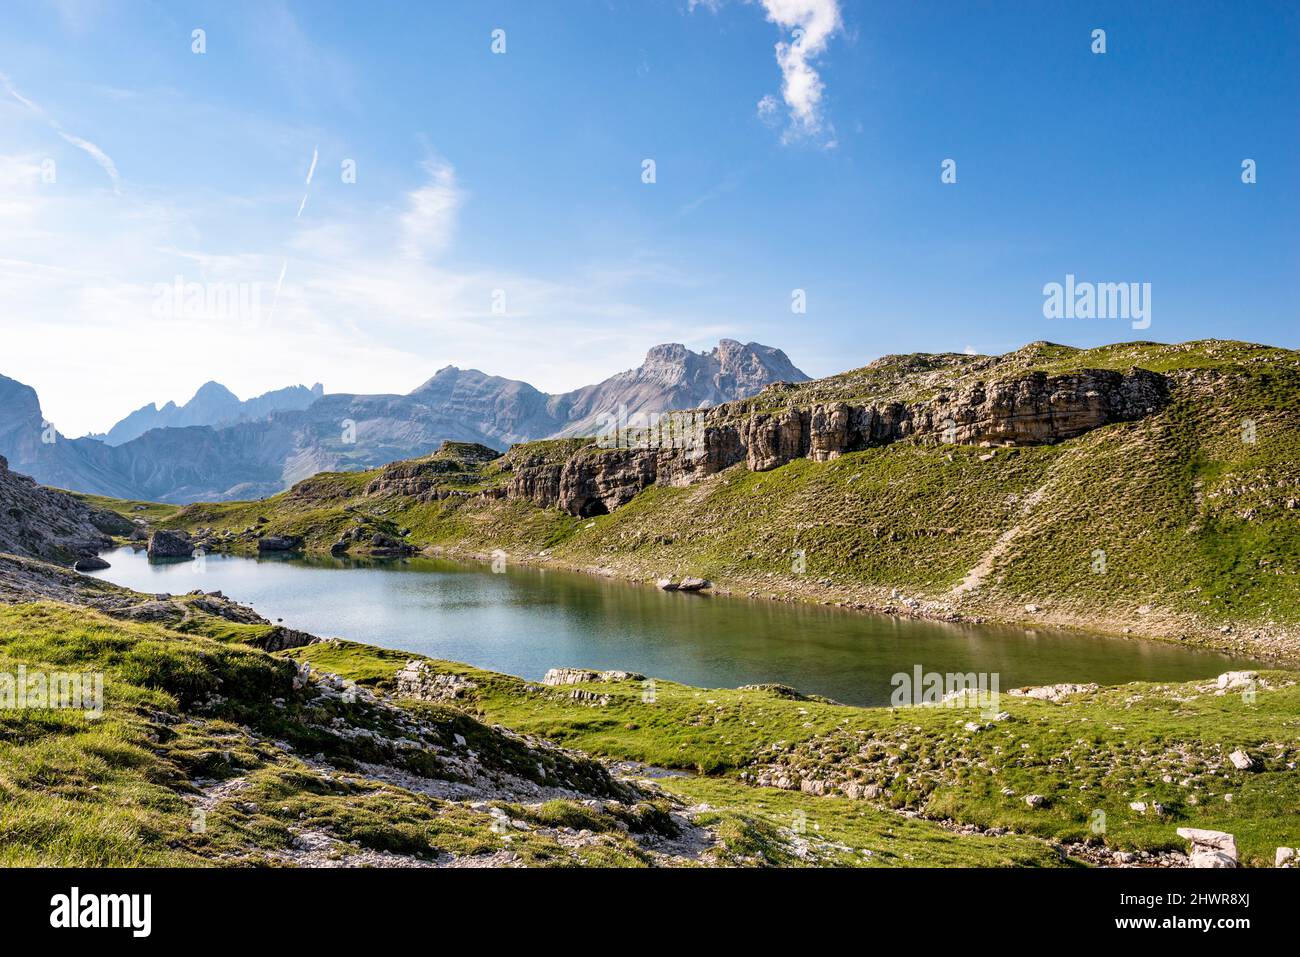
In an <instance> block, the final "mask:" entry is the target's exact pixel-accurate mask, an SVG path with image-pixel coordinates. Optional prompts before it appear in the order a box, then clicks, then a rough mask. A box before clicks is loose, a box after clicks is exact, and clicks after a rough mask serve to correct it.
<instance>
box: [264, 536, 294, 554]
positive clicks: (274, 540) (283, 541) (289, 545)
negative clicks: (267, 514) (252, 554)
mask: <svg viewBox="0 0 1300 957" xmlns="http://www.w3.org/2000/svg"><path fill="white" fill-rule="evenodd" d="M299 548H302V539H301V538H299V537H298V536H297V535H263V536H262V537H261V538H259V539H258V540H257V550H258V551H259V552H292V551H296V550H297V549H299Z"/></svg>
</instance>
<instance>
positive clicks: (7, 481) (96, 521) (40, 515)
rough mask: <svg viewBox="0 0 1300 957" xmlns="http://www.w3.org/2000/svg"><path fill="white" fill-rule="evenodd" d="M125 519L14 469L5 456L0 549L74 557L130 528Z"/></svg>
mask: <svg viewBox="0 0 1300 957" xmlns="http://www.w3.org/2000/svg"><path fill="white" fill-rule="evenodd" d="M124 521H125V520H124V519H121V518H120V517H119V516H116V515H111V514H109V513H103V512H99V511H96V510H93V509H91V508H88V507H87V506H86V505H84V504H83V503H81V502H79V501H78V500H77V499H75V498H73V497H72V496H71V495H65V494H64V493H62V492H56V491H55V490H53V489H48V488H42V487H41V486H39V485H37V484H36V483H35V482H34V481H32V480H31V479H30V478H28V477H27V476H25V475H18V474H17V473H15V472H11V471H9V463H8V461H6V460H5V458H4V457H3V456H0V553H8V554H10V555H21V556H24V557H28V558H40V559H44V560H46V561H54V562H72V561H75V560H77V559H79V558H87V557H91V556H93V555H94V554H95V553H96V552H97V551H98V550H99V549H101V548H107V547H108V546H110V545H111V544H112V540H111V539H110V538H109V537H108V536H107V535H106V534H105V531H106V530H107V531H119V532H121V531H123V530H127V531H129V526H130V523H129V522H125V529H124V528H123V527H121V526H122V524H123V522H124Z"/></svg>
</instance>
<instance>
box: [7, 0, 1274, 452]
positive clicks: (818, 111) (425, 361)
mask: <svg viewBox="0 0 1300 957" xmlns="http://www.w3.org/2000/svg"><path fill="white" fill-rule="evenodd" d="M1135 8H1136V9H1135ZM1097 28H1101V29H1104V30H1105V31H1106V52H1105V53H1104V54H1096V53H1093V52H1092V50H1091V46H1092V42H1093V41H1092V38H1091V34H1092V31H1093V30H1094V29H1097ZM195 29H202V30H203V31H205V39H206V52H204V53H202V54H199V53H195V52H193V50H192V46H193V40H192V31H194V30H195ZM497 29H500V30H504V31H505V52H504V53H494V52H493V50H492V33H493V31H494V30H497ZM1298 39H1300V8H1297V7H1296V6H1295V5H1294V4H1292V3H1283V2H1278V3H1268V2H1224V3H1208V2H1207V3H1197V2H1191V0H1183V2H1172V3H1151V4H1141V5H1135V4H1131V3H1114V4H1109V3H1065V2H1062V3H1053V2H1037V3H1033V4H1029V3H1011V2H1007V3H959V2H956V0H945V2H933V3H925V2H906V3H903V2H897V3H866V2H863V3H858V2H848V0H750V2H745V0H716V2H695V3H691V2H690V0H601V2H597V0H590V2H587V0H565V2H563V3H558V2H557V3H539V2H468V0H466V2H448V3H433V2H429V3H400V4H399V3H392V2H383V0H376V2H370V3H360V2H346V3H334V2H327V0H313V2H302V3H290V2H285V3H276V2H256V3H254V2H249V3H241V2H221V3H174V2H168V3H162V2H149V0H123V2H114V0H99V2H96V0H62V2H37V0H8V2H7V3H6V25H5V29H4V31H3V32H2V33H0V75H2V76H0V296H3V298H4V301H5V302H6V308H5V309H4V310H2V311H0V332H2V333H3V339H2V340H0V341H2V342H3V346H0V372H2V373H4V374H6V375H9V376H12V377H15V378H18V379H20V380H22V381H25V382H28V383H29V384H31V385H33V386H35V387H36V388H37V389H38V391H39V392H40V394H41V396H42V400H43V403H44V405H45V407H46V411H47V414H48V416H49V417H50V418H51V420H52V421H54V422H55V424H56V425H58V426H59V427H60V428H61V429H62V430H63V431H64V432H65V433H67V434H71V435H76V434H81V433H82V432H85V431H87V430H92V429H94V430H99V429H104V428H106V427H107V426H108V425H110V424H111V423H112V422H113V421H115V420H116V419H117V418H119V417H120V416H121V415H123V414H125V413H126V412H127V411H129V410H131V409H133V408H136V407H138V406H140V405H142V404H144V403H146V402H149V401H158V402H159V403H160V404H161V402H163V401H165V400H167V399H176V400H183V399H185V398H187V397H188V396H189V395H190V394H192V392H193V391H194V389H195V388H196V387H197V386H198V385H199V384H200V383H202V382H203V381H205V380H207V379H210V378H216V379H218V380H220V381H222V382H224V383H226V384H227V385H229V386H230V387H231V388H232V389H234V390H235V391H236V392H237V393H239V394H241V395H244V396H248V395H252V394H255V393H258V392H262V391H265V390H268V389H271V388H276V387H279V386H282V385H286V384H289V383H292V382H299V381H302V382H306V383H311V382H314V381H318V380H319V381H323V382H324V383H325V386H326V388H327V390H329V391H395V392H405V391H408V390H410V389H411V388H413V387H414V386H416V385H417V384H419V382H421V381H422V380H423V379H425V378H427V377H428V376H429V375H431V374H432V373H433V372H434V371H435V370H436V369H437V368H439V367H441V366H443V365H445V364H447V363H454V364H457V365H461V366H473V367H477V368H481V369H484V370H485V371H488V372H493V373H497V374H501V375H508V376H512V377H517V378H522V379H526V380H528V381H530V382H532V383H534V384H535V385H537V386H539V387H540V388H544V389H549V390H557V391H558V390H563V389H568V388H573V387H576V386H578V385H581V384H585V383H587V382H590V381H594V380H598V379H601V378H604V377H605V376H607V375H609V374H612V373H614V372H616V371H619V370H621V369H624V368H628V367H630V366H633V365H635V364H637V363H638V362H639V361H640V359H641V357H642V355H643V354H644V352H645V350H646V349H647V348H648V347H649V346H651V345H653V344H655V343H657V342H663V341H681V342H685V343H686V344H688V345H690V346H691V347H693V348H708V347H710V346H711V345H712V344H714V343H715V342H716V341H717V339H718V338H719V337H721V336H730V337H733V338H739V339H742V340H751V339H755V340H759V341H762V342H766V343H769V344H771V345H776V346H779V347H781V348H783V349H785V350H786V351H787V352H788V353H789V355H790V357H791V358H792V359H793V360H794V361H795V363H796V364H798V365H799V366H801V367H802V368H803V369H804V370H805V371H807V372H808V373H810V374H813V375H824V374H829V373H833V372H837V371H841V370H843V369H846V368H851V367H854V366H858V365H863V364H865V363H867V362H869V361H870V360H872V359H874V358H876V357H878V356H880V355H883V354H886V353H891V352H912V351H946V350H952V351H961V350H963V349H974V350H976V351H979V352H1003V351H1007V350H1009V349H1013V348H1016V347H1018V346H1020V345H1023V344H1024V343H1026V342H1029V341H1032V340H1035V339H1051V340H1054V341H1058V342H1066V343H1071V344H1076V345H1093V344H1098V343H1103V342H1112V341H1119V340H1125V339H1134V338H1149V339H1156V340H1160V341H1182V340H1186V339H1194V338H1202V337H1209V336H1217V337H1224V338H1242V339H1252V340H1257V341H1266V342H1270V343H1274V344H1279V345H1287V346H1292V347H1295V346H1300V322H1298V321H1297V318H1298V316H1297V312H1298V309H1300V307H1298V306H1297V296H1296V277H1297V276H1300V239H1298V238H1297V237H1298V236H1300V229H1298V228H1297V227H1298V226H1300V190H1298V189H1297V183H1298V182H1300V113H1297V109H1296V106H1297V102H1300V52H1298V51H1300V43H1298V42H1297V40H1298ZM778 44H781V46H780V47H778ZM313 155H315V156H316V165H315V168H314V170H313V172H312V174H311V182H310V184H308V183H307V182H306V180H307V177H308V171H309V169H311V167H312V157H313ZM1247 158H1249V159H1253V160H1255V162H1256V164H1257V177H1258V181H1257V182H1256V183H1255V184H1253V185H1246V184H1243V183H1242V181H1241V163H1242V161H1243V159H1247ZM646 159H653V160H654V162H655V174H656V176H655V182H654V183H652V184H647V183H644V182H642V164H643V161H644V160H646ZM945 159H954V160H955V161H956V164H957V166H956V170H957V182H956V183H952V184H945V183H942V182H941V180H940V172H941V163H942V162H943V161H944V160H945ZM347 160H351V161H354V162H355V169H356V181H355V182H354V183H350V182H344V181H343V176H342V172H343V163H344V162H345V161H347ZM51 164H52V166H51ZM50 170H53V181H49V180H50V175H49V173H50ZM304 195H306V199H307V201H306V205H305V206H302V209H301V213H299V207H300V205H301V204H302V200H303V197H304ZM1066 274H1074V275H1075V276H1077V277H1078V279H1079V280H1080V281H1095V282H1146V283H1150V284H1151V290H1152V292H1151V319H1152V323H1151V326H1150V328H1148V329H1145V330H1142V331H1140V332H1138V331H1134V330H1132V329H1131V328H1130V326H1129V323H1128V322H1126V321H1124V320H1122V319H1047V318H1045V317H1044V315H1043V308H1042V307H1043V292H1042V290H1043V286H1044V284H1046V283H1049V282H1054V281H1055V282H1061V281H1064V278H1065V276H1066ZM178 276H179V277H181V279H182V281H183V283H195V284H199V285H200V288H201V289H203V290H210V289H212V288H213V287H217V286H223V287H225V288H242V289H244V290H245V291H248V290H254V291H255V295H256V298H255V301H256V303H257V304H258V306H257V308H256V309H255V310H252V311H250V310H249V309H245V310H243V311H242V312H232V311H230V310H226V309H223V308H220V307H219V304H218V308H211V306H212V304H211V303H208V307H207V308H205V309H197V310H188V311H187V310H184V309H180V308H175V307H168V306H165V305H164V306H161V307H160V305H159V302H160V297H162V296H163V295H164V294H163V293H162V292H161V291H160V290H161V289H163V288H171V287H172V286H173V284H174V281H175V278H176V277H178ZM281 276H283V278H281ZM277 289H278V290H279V292H278V295H277V293H276V290H277ZM796 289H802V290H804V291H805V294H806V301H807V311H806V312H805V313H802V314H800V313H795V312H792V310H791V301H792V293H793V291H794V290H796ZM169 301H170V300H169ZM87 395H94V396H95V397H96V398H95V401H94V402H92V403H87V402H86V400H85V397H86V396H87Z"/></svg>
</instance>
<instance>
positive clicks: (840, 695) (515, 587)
mask: <svg viewBox="0 0 1300 957" xmlns="http://www.w3.org/2000/svg"><path fill="white" fill-rule="evenodd" d="M103 557H104V558H105V559H107V560H108V561H109V562H111V563H112V568H109V569H106V570H104V571H101V572H95V573H93V574H94V575H95V576H96V577H102V578H106V579H108V580H109V581H113V582H116V583H118V584H120V585H125V586H127V587H129V588H133V589H136V590H138V591H142V592H147V593H162V592H170V593H172V594H183V593H185V592H188V591H193V590H194V589H196V588H199V589H202V590H203V591H216V590H220V591H222V592H223V593H225V594H226V595H227V596H228V597H230V598H233V599H235V600H236V601H240V602H243V603H245V604H249V605H251V606H252V607H254V608H255V609H257V611H258V612H260V613H261V614H262V615H264V616H265V617H267V618H269V619H271V620H272V621H275V620H277V619H283V623H284V624H285V625H286V626H289V627H291V628H299V629H302V630H304V631H308V632H311V633H312V634H315V635H321V636H334V637H339V638H348V639H351V640H353V641H361V642H366V643H368V644H373V645H379V646H382V647H385V648H397V649H401V650H404V651H411V652H415V653H417V654H421V655H428V656H430V657H434V658H443V659H448V660H452V661H462V662H466V663H468V664H471V665H475V666H477V667H481V668H488V669H492V670H495V671H502V672H506V673H507V674H513V675H519V676H522V677H525V678H529V679H533V680H536V679H540V678H541V677H542V675H543V674H545V672H546V670H547V669H548V668H553V667H559V666H572V667H583V668H596V669H606V668H617V669H623V670H627V671H638V672H641V673H643V674H646V675H649V676H652V677H657V678H662V679H668V680H671V681H678V682H682V683H684V684H690V685H699V686H702V687H713V688H734V687H737V686H739V685H743V684H751V683H756V682H767V681H773V682H780V683H782V684H788V685H792V686H794V687H795V688H798V689H799V690H801V691H807V692H816V693H818V694H824V695H828V696H830V697H832V698H835V699H837V700H839V701H843V702H846V703H850V704H862V705H881V704H888V703H889V696H890V694H891V692H892V690H893V688H892V685H891V681H890V679H891V677H892V676H893V675H894V674H896V673H899V672H905V673H908V674H911V673H912V672H913V669H914V668H915V666H917V665H920V666H921V667H922V669H923V670H924V671H935V672H940V673H948V672H961V673H968V672H976V673H980V672H984V673H989V674H995V673H996V674H998V675H999V678H998V680H999V685H1000V688H1001V690H1002V691H1004V692H1005V691H1007V690H1009V689H1011V688H1015V687H1019V686H1022V685H1030V684H1050V683H1055V682H1059V681H1081V682H1082V681H1096V682H1100V683H1103V684H1113V683H1120V682H1124V681H1134V680H1150V681H1182V680H1189V679H1193V678H1208V677H1212V676H1214V675H1217V674H1219V673H1220V672H1223V671H1229V670H1232V669H1234V668H1248V667H1256V666H1258V663H1257V662H1252V661H1250V660H1248V659H1241V658H1234V657H1231V656H1227V655H1221V654H1216V653H1212V652H1204V651H1194V650H1189V649H1185V648H1180V647H1177V646H1175V645H1170V644H1163V643H1158V642H1150V641H1136V640H1123V639H1118V638H1103V637H1094V636H1088V635H1081V634H1078V633H1074V632H1060V631H1052V630H1044V629H1037V630H1033V631H1026V630H1023V629H1018V628H1000V627H990V626H974V625H952V624H945V623H935V622H920V621H910V620H906V619H896V618H891V617H888V616H882V615H868V614H862V613H860V612H851V611H845V610H842V609H835V608H824V607H818V606H804V605H787V604H780V603H776V602H768V601H750V600H747V599H743V598H725V597H721V596H711V595H688V594H680V593H668V592H661V591H659V590H658V589H655V588H652V587H648V586H645V585H634V584H629V583H626V582H619V581H612V580H608V579H603V578H599V577H595V576H590V575H580V574H575V573H570V572H558V571H546V570H541V569H536V568H523V567H520V568H509V569H507V571H505V572H504V573H502V574H494V573H493V572H491V570H490V569H489V568H488V567H487V566H486V565H479V564H473V563H462V562H452V561H443V560H437V559H425V558H416V559H409V560H404V561H386V562H357V561H350V560H347V559H342V560H340V559H333V558H305V559H283V558H274V559H268V558H263V559H254V558H243V557H234V556H226V555H209V556H208V557H207V558H206V559H205V560H204V562H203V565H202V570H201V571H200V570H199V568H200V566H199V564H198V563H196V562H177V563H165V564H163V563H150V562H149V561H148V559H147V557H146V556H145V553H144V551H143V550H140V551H136V550H133V549H130V548H122V549H118V550H115V551H112V552H109V553H106V554H105V555H104V556H103Z"/></svg>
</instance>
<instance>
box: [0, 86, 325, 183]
mask: <svg viewBox="0 0 1300 957" xmlns="http://www.w3.org/2000/svg"><path fill="white" fill-rule="evenodd" d="M0 85H3V86H4V88H5V92H6V93H8V94H9V95H10V96H12V97H13V98H14V99H15V100H17V101H18V102H19V103H21V104H22V105H23V106H25V107H27V109H29V110H31V111H32V112H33V113H35V114H36V115H37V116H39V117H40V118H41V119H43V120H45V122H46V123H48V124H49V125H50V129H52V130H54V132H56V133H58V134H59V136H61V137H63V139H64V140H65V141H67V142H68V143H71V144H72V145H73V146H75V147H76V148H77V149H79V150H82V151H84V152H85V153H87V154H89V156H90V158H91V159H93V160H94V161H95V162H96V163H98V164H99V166H100V169H102V170H103V171H104V172H105V173H107V174H108V178H109V179H110V180H111V181H112V183H113V194H114V195H115V196H121V195H122V177H121V176H120V175H119V174H118V172H117V164H116V163H114V162H113V158H112V157H111V156H109V155H108V154H107V153H105V152H104V151H103V150H102V149H100V148H99V147H98V146H96V145H95V144H94V143H92V142H90V140H87V139H82V138H81V137H80V136H74V135H73V134H72V133H69V132H67V131H66V130H65V129H64V128H63V127H62V126H61V125H60V124H59V121H58V120H56V119H54V117H52V116H50V114H48V113H46V112H45V111H44V110H43V109H41V107H40V106H39V105H37V104H36V103H34V102H32V101H31V100H29V99H27V97H25V96H23V95H22V94H21V93H19V92H18V91H17V90H16V89H14V85H13V83H11V82H10V81H9V77H8V76H6V75H5V74H4V73H0ZM312 166H313V168H315V161H314V160H313V162H312ZM308 181H309V182H310V177H308Z"/></svg>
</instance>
